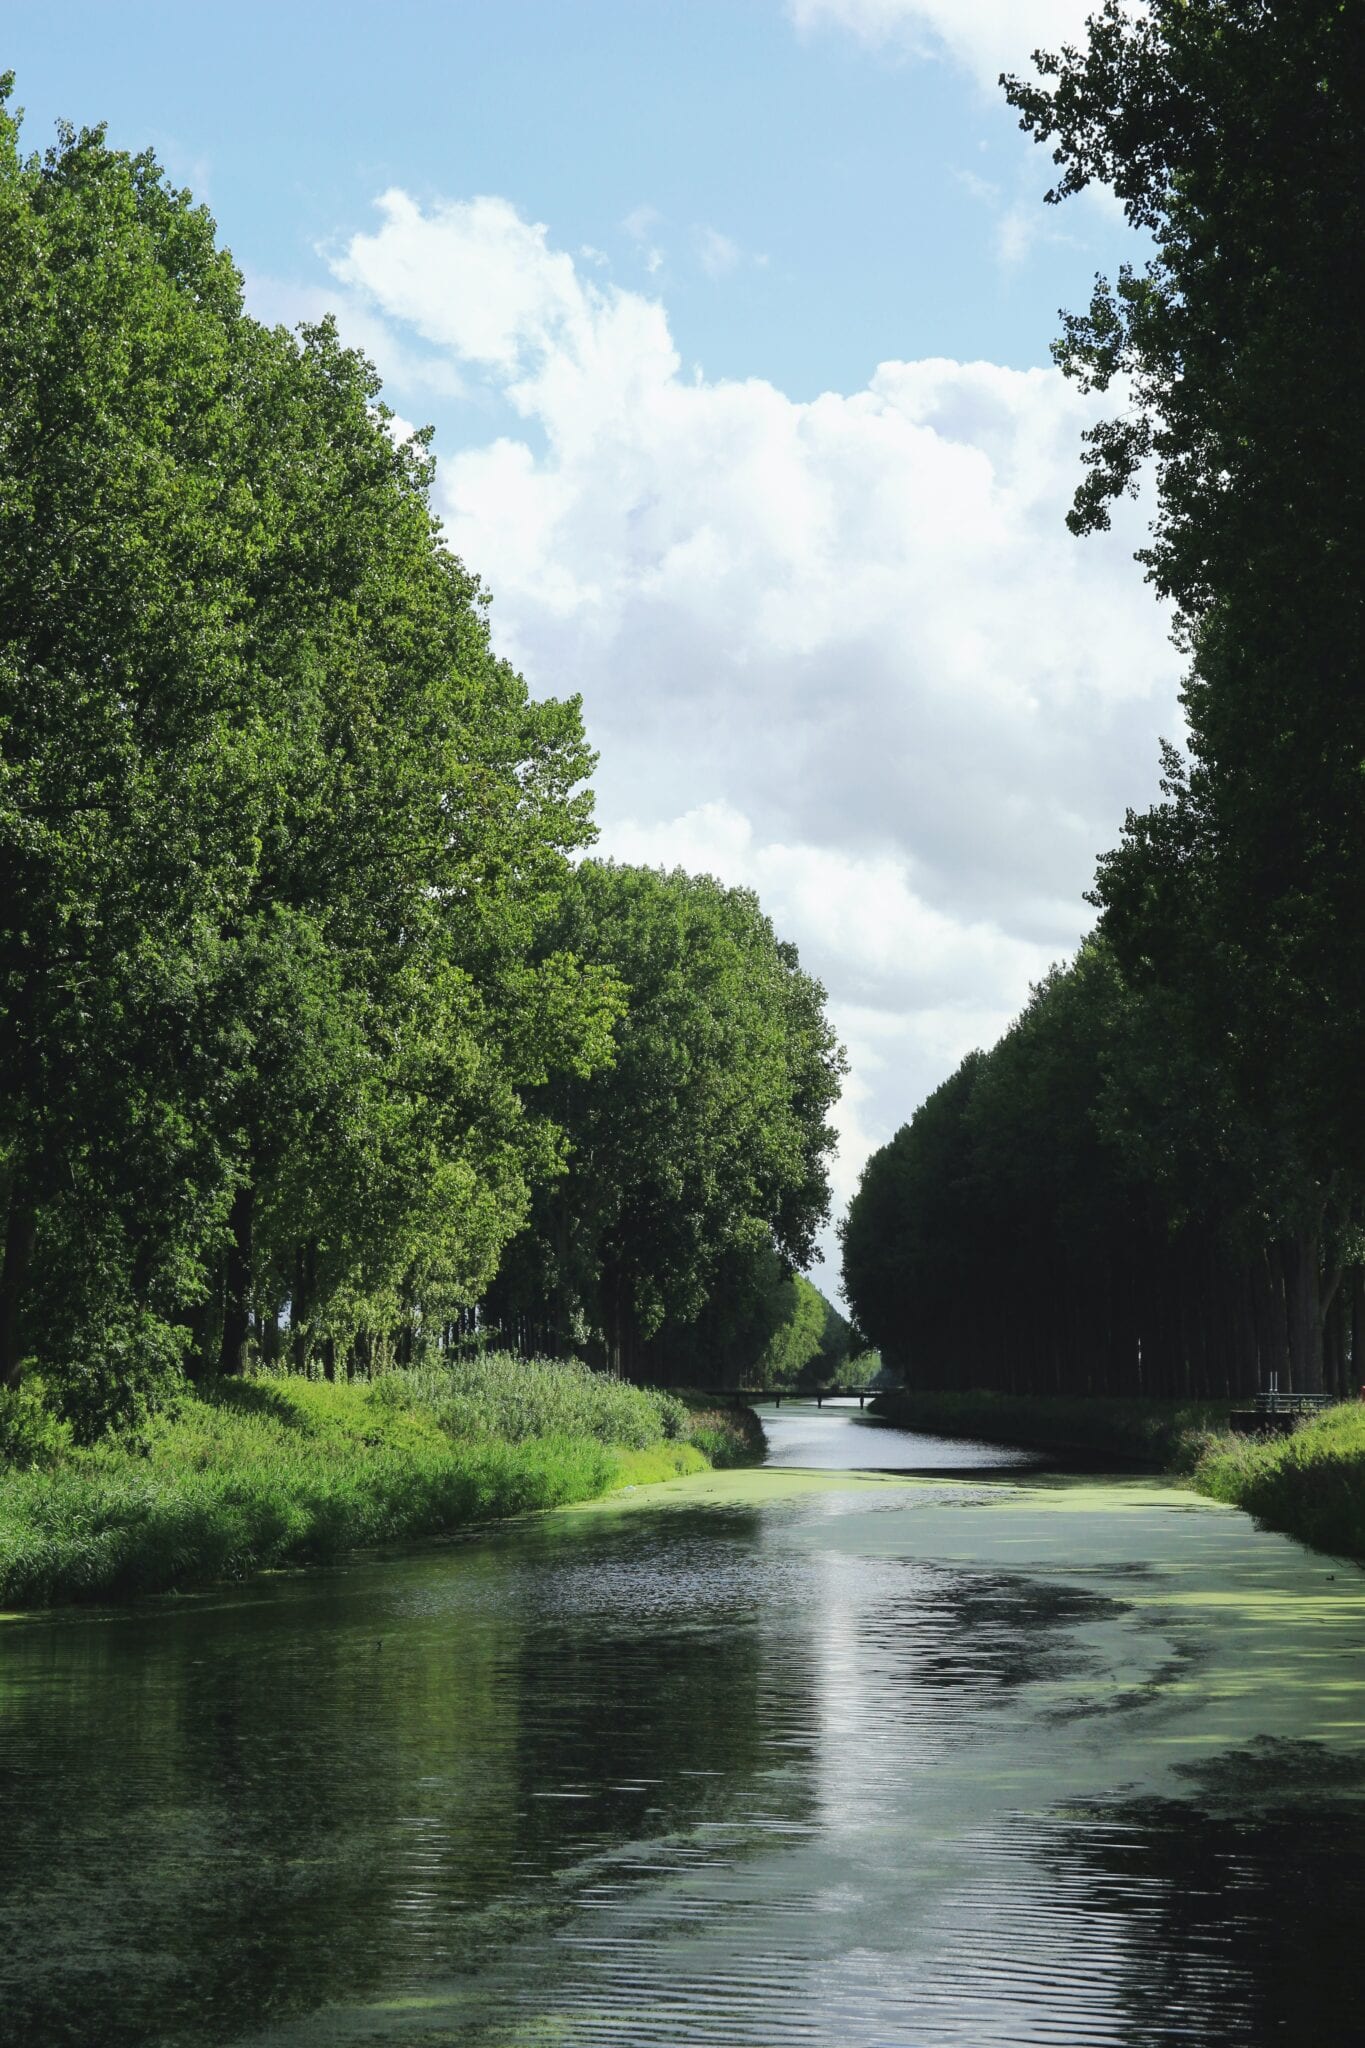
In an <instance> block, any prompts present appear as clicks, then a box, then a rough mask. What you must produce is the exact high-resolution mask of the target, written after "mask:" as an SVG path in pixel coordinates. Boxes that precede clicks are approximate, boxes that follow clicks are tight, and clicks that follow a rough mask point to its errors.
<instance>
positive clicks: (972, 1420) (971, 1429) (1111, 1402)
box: [872, 1390, 1231, 1471]
mask: <svg viewBox="0 0 1365 2048" xmlns="http://www.w3.org/2000/svg"><path fill="white" fill-rule="evenodd" d="M1230 1405H1231V1404H1230V1403H1229V1402H1227V1401H1138V1400H1126V1399H1123V1398H1120V1397H1105V1398H1100V1397H1092V1398H1086V1397H1083V1396H1077V1395H1052V1394H1037V1395H1032V1394H992V1393H986V1392H982V1391H977V1390H967V1391H964V1392H961V1393H956V1392H955V1393H943V1394H936V1393H922V1392H900V1393H888V1394H878V1395H877V1396H876V1398H875V1399H874V1400H873V1403H872V1408H873V1412H874V1413H875V1414H878V1415H883V1416H885V1417H886V1419H887V1421H888V1422H895V1423H898V1424H899V1425H900V1427H901V1428H902V1429H916V1430H925V1431H928V1432H929V1433H930V1434H932V1435H935V1436H958V1437H975V1438H979V1439H980V1440H981V1441H982V1442H984V1443H994V1444H1023V1445H1027V1446H1028V1448H1029V1449H1031V1450H1040V1451H1058V1452H1062V1453H1064V1454H1066V1455H1068V1456H1072V1455H1081V1456H1086V1455H1089V1454H1091V1453H1093V1452H1099V1453H1101V1454H1102V1455H1103V1456H1105V1457H1109V1458H1117V1459H1119V1460H1121V1461H1122V1462H1123V1463H1125V1464H1131V1465H1142V1466H1146V1467H1148V1468H1149V1469H1151V1470H1153V1471H1163V1470H1174V1471H1188V1470H1189V1469H1190V1466H1191V1463H1192V1461H1193V1456H1194V1451H1193V1448H1192V1447H1193V1446H1194V1445H1195V1444H1196V1443H1198V1442H1199V1441H1201V1440H1202V1439H1203V1438H1204V1437H1206V1436H1209V1435H1211V1434H1214V1433H1217V1432H1219V1431H1223V1430H1225V1429H1226V1427H1227V1418H1228V1410H1229V1407H1230Z"/></svg>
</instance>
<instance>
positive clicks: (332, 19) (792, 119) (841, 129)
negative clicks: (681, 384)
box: [0, 0, 1125, 434]
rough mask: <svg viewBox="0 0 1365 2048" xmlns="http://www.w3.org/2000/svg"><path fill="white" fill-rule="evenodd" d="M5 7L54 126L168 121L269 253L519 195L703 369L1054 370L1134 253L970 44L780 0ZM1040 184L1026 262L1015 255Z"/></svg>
mask: <svg viewBox="0 0 1365 2048" xmlns="http://www.w3.org/2000/svg"><path fill="white" fill-rule="evenodd" d="M968 4H969V0H968ZM1017 11H1018V13H1019V17H1020V20H1021V22H1023V21H1025V20H1026V19H1027V16H1028V14H1029V8H1028V6H1027V5H1026V4H1021V5H1020V6H1019V8H1018V10H1017ZM0 20H2V21H3V38H2V39H0V40H2V44H3V55H2V56H0V61H3V62H4V63H5V64H6V65H9V66H12V67H13V68H14V69H15V70H16V71H17V73H18V79H19V92H18V97H19V100H20V103H21V104H22V105H23V106H24V107H25V108H26V109H27V112H28V122H27V138H28V140H29V142H30V144H31V145H40V144H45V143H46V142H47V141H48V140H49V139H50V136H51V131H52V123H53V121H54V120H55V119H56V118H58V117H59V116H60V117H64V118H66V119H69V120H72V121H74V122H77V123H80V122H85V121H91V120H95V119H105V120H107V121H108V123H109V126H110V131H111V135H112V137H113V139H114V140H115V142H117V143H118V144H120V145H122V146H126V147H129V148H140V147H143V146H145V145H146V144H147V143H148V142H151V143H152V144H153V145H154V146H155V148H156V149H157V151H158V154H159V155H160V156H161V157H162V159H163V160H164V161H165V162H166V163H167V165H168V166H169V167H170V169H171V170H172V172H173V174H174V175H175V176H176V177H177V178H178V179H180V180H183V181H184V182H185V183H187V184H189V185H190V186H191V187H192V188H193V189H194V190H195V191H196V193H198V194H200V195H202V196H204V197H205V198H207V200H208V202H209V204H210V206H211V207H212V209H213V211H214V214H215V216H216V218H217V220H218V223H219V228H220V232H221V234H222V237H223V239H224V240H225V241H226V242H227V243H228V245H229V247H230V248H231V249H232V250H233V251H234V253H235V254H236V256H237V258H238V260H239V262H240V263H241V264H242V266H243V267H244V268H245V269H246V270H247V271H248V272H251V273H262V274H265V275H268V276H270V277H272V278H278V279H298V280H317V281H321V280H323V279H325V278H326V275H327V273H326V267H325V264H324V263H323V262H322V260H321V258H320V256H319V253H318V252H319V249H320V248H326V247H327V246H329V245H331V244H333V243H335V241H336V240H337V239H338V238H339V237H344V236H345V235H346V234H348V233H349V232H351V231H352V230H353V229H354V228H355V227H356V226H357V225H358V224H360V223H362V222H363V221H364V220H365V217H366V214H367V211H368V209H369V207H370V205H371V203H372V201H373V199H374V197H375V195H376V194H377V193H378V192H381V191H383V190H385V189H386V188H388V187H390V186H392V185H395V184H396V185H401V186H402V187H403V188H404V189H405V190H407V191H409V192H412V193H413V194H414V195H416V196H417V197H419V198H421V199H424V200H429V199H432V198H436V197H472V196H474V195H475V194H479V193H498V194H502V195H504V196H506V197H507V198H509V199H511V200H513V201H514V202H515V204H516V205H517V206H518V208H519V209H520V210H521V211H522V212H523V213H524V214H526V215H528V216H529V217H530V218H532V219H534V220H538V221H545V222H547V223H548V224H549V225H550V227H551V230H552V233H553V236H554V238H555V240H556V242H557V243H558V244H559V245H560V246H563V247H566V248H569V249H577V248H581V247H583V246H584V245H587V246H589V247H592V248H594V249H597V250H599V251H601V252H602V254H603V255H604V256H606V257H607V258H608V259H609V261H610V265H611V274H612V275H613V276H615V277H617V278H618V280H619V281H620V282H622V283H626V284H631V285H635V286H639V287H647V288H649V289H652V290H655V291H657V292H659V293H660V294H661V295H662V296H664V297H665V298H666V300H667V303H668V307H669V312H670V317H671V320H672V325H673V330H674V333H675V336H676V338H677V341H678V344H679V347H680V349H681V352H682V354H683V357H684V360H685V362H686V363H688V364H689V366H690V365H691V364H693V363H700V364H701V365H702V367H703V369H704V371H705V373H706V374H707V375H708V376H711V377H717V376H731V377H742V376H749V375H755V374H757V375H761V376H764V377H768V378H771V379H772V380H773V381H774V382H775V383H777V384H778V385H779V386H780V387H781V388H782V389H783V390H784V391H786V392H787V393H788V394H789V395H790V396H792V397H793V398H798V399H799V398H811V397H814V396H815V394H816V393H817V392H819V391H821V390H825V389H835V390H846V389H848V388H850V386H852V385H855V384H857V383H860V382H862V381H863V380H864V379H865V378H866V377H867V376H868V375H869V373H870V372H871V370H872V369H873V367H874V366H875V364H877V363H878V362H880V361H883V360H884V359H886V358H888V357H918V356H928V355H950V356H955V357H957V358H959V359H962V360H971V359H972V358H974V357H984V358H987V359H989V360H991V361H993V362H998V363H1005V364H1010V365H1013V366H1015V367H1017V368H1024V367H1026V366H1028V365H1030V364H1038V363H1044V362H1046V361H1047V347H1048V342H1049V341H1050V339H1051V337H1052V335H1053V333H1054V331H1055V328H1056V318H1055V316H1056V312H1057V308H1058V306H1059V305H1061V304H1062V303H1064V302H1068V303H1069V302H1071V301H1073V300H1075V299H1076V297H1077V296H1078V294H1080V293H1083V292H1084V291H1085V289H1086V286H1087V284H1088V281H1089V278H1090V275H1091V273H1092V272H1093V270H1094V269H1095V268H1096V267H1097V266H1100V265H1105V264H1108V265H1111V266H1112V263H1113V262H1114V260H1115V259H1116V255H1117V253H1118V252H1119V251H1120V250H1121V249H1122V248H1123V247H1124V246H1125V241H1124V230H1123V228H1122V224H1121V223H1120V222H1118V221H1116V220H1115V219H1114V218H1112V217H1111V216H1110V215H1108V214H1106V213H1102V212H1101V211H1100V210H1099V209H1090V208H1087V209H1085V210H1084V211H1083V213H1082V212H1081V210H1073V214H1072V217H1069V218H1067V219H1065V220H1063V219H1062V217H1061V216H1060V215H1058V214H1056V213H1053V214H1045V213H1044V211H1043V209H1042V208H1041V207H1039V206H1038V205H1037V204H1036V198H1037V195H1038V193H1039V192H1040V191H1041V189H1042V188H1043V186H1044V183H1045V178H1046V170H1047V165H1046V160H1045V158H1044V157H1043V155H1042V153H1041V152H1039V151H1038V150H1036V149H1035V148H1034V147H1033V146H1032V145H1031V144H1030V143H1029V142H1028V141H1027V139H1026V138H1024V137H1023V136H1021V135H1020V133H1019V131H1018V127H1017V124H1016V121H1015V118H1014V116H1013V114H1012V113H1011V111H1010V109H1009V108H1008V107H1007V106H1006V105H1005V104H1004V101H1003V97H1002V95H1001V94H1000V93H999V92H998V91H996V90H995V89H994V88H993V87H991V88H987V87H986V86H985V85H984V84H983V83H982V82H981V81H980V80H979V78H978V76H976V75H974V73H973V71H972V70H971V69H969V68H968V67H967V66H966V65H964V64H961V63H955V62H953V61H951V58H950V57H948V56H946V55H941V56H939V57H937V58H930V59H929V60H928V61H919V62H916V61H914V59H913V57H911V56H908V55H907V54H906V51H905V49H904V47H903V46H898V45H896V44H895V43H894V42H893V43H891V44H888V43H886V42H881V43H879V44H875V43H874V44H870V43H869V42H868V41H866V40H864V39H862V38H860V37H858V36H856V35H853V34H850V33H848V32H847V31H846V30H845V29H843V28H842V27H841V26H840V25H839V22H838V20H837V18H836V19H825V20H824V21H823V22H818V23H812V24H811V25H810V26H809V27H807V28H806V29H805V30H804V31H802V30H800V29H798V27H797V25H796V23H795V22H794V20H793V17H792V15H791V13H789V12H788V11H787V9H785V8H784V7H783V6H782V5H781V4H780V0H502V4H494V0H441V4H433V0H387V4H376V0H369V4H356V0H349V4H347V0H326V4H319V0H275V4H273V5H269V6H263V5H260V4H256V0H246V4H243V0H233V4H231V5H223V4H221V0H195V4H193V5H187V4H186V0H174V4H169V5H168V4H164V0H157V4H148V0H83V4H78V0H44V4H43V5H41V6H35V5H31V4H16V0H10V4H8V5H6V6H5V7H4V8H3V10H0ZM1047 25H1048V24H1047V19H1046V14H1044V16H1043V20H1042V26H1043V28H1044V29H1045V28H1046V27H1047ZM1030 40H1031V37H1030V36H1029V34H1028V33H1025V34H1023V35H1022V36H1021V37H1020V38H1019V39H1018V58H1019V61H1020V62H1021V63H1022V61H1023V60H1024V58H1025V57H1026V56H1027V52H1028V46H1029V42H1030ZM1010 46H1011V39H1006V41H1005V42H1003V43H1002V49H1004V50H1008V49H1009V48H1010ZM990 188H994V189H993V190H992V189H990ZM1011 207H1014V208H1015V209H1016V210H1017V212H1016V233H1017V232H1018V225H1019V221H1020V220H1021V219H1022V218H1023V217H1024V209H1025V208H1027V213H1028V215H1031V216H1032V221H1031V226H1032V229H1033V239H1031V240H1030V241H1029V242H1028V244H1027V260H1023V254H1024V252H1022V251H1020V252H1018V253H1016V254H1014V255H1013V256H1011V253H1010V245H1009V243H1008V241H1007V242H1006V247H1005V249H1004V251H1003V252H1002V247H1001V236H1002V220H1003V219H1004V217H1005V216H1007V215H1008V213H1009V210H1010V208H1011ZM628 222H629V223H631V225H630V226H629V227H628V226H627V225H626V224H627V223H628ZM632 230H633V232H632ZM1063 230H1064V233H1065V238H1064V239H1063V238H1062V234H1063ZM1006 233H1007V234H1008V230H1006ZM1049 234H1051V235H1053V236H1056V237H1057V239H1055V240H1049V239H1044V237H1045V236H1047V235H1049ZM708 237H723V238H724V239H725V242H727V243H729V244H731V245H733V248H734V251H735V255H734V258H733V260H730V259H729V255H728V251H727V250H726V249H725V248H724V247H722V245H721V244H719V243H717V242H714V241H711V240H709V239H708ZM651 249H657V250H658V251H660V252H661V253H662V255H663V259H664V260H663V262H662V263H661V264H660V265H659V266H658V267H657V268H656V269H655V270H654V271H653V272H652V273H651V272H650V270H649V269H648V268H647V265H648V262H649V260H650V251H651ZM441 425H442V427H443V428H444V429H446V430H447V431H448V432H450V433H456V434H458V433H461V432H462V431H463V430H464V427H465V422H463V421H462V420H461V419H460V418H458V417H455V416H452V417H451V418H450V419H448V420H442V422H441Z"/></svg>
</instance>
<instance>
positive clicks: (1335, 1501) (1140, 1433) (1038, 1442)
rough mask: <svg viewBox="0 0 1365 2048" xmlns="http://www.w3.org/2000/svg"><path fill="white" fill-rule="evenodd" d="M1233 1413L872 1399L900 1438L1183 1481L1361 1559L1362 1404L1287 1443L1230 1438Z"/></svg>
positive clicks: (1210, 1406) (1127, 1403) (928, 1396)
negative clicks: (965, 1440)
mask: <svg viewBox="0 0 1365 2048" xmlns="http://www.w3.org/2000/svg"><path fill="white" fill-rule="evenodd" d="M1231 1405H1232V1404H1230V1403H1229V1402H1226V1401H1196V1402H1177V1401H1137V1400H1124V1399H1119V1398H1107V1399H1106V1398H1099V1397H1096V1398H1093V1399H1083V1398H1079V1397H1066V1396H1050V1395H1044V1394H1040V1395H1036V1396H1030V1395H1023V1394H992V1393H984V1392H964V1393H944V1394H937V1393H896V1394H879V1395H878V1396H877V1399H876V1400H875V1401H874V1403H873V1407H874V1410H875V1411H876V1412H877V1413H878V1414H880V1415H883V1416H885V1417H886V1419H887V1421H889V1422H894V1423H897V1424H899V1425H900V1427H901V1428H903V1429H916V1430H927V1431H930V1432H933V1433H934V1434H937V1435H942V1436H963V1437H976V1438H980V1439H981V1440H983V1441H984V1442H986V1443H999V1444H1024V1445H1027V1446H1029V1447H1030V1448H1032V1449H1036V1450H1041V1451H1056V1452H1059V1453H1062V1454H1064V1455H1066V1456H1077V1455H1085V1454H1089V1453H1098V1454H1099V1455H1101V1456H1104V1457H1106V1458H1117V1459H1121V1460H1122V1461H1123V1462H1124V1463H1127V1464H1133V1465H1143V1466H1147V1467H1149V1468H1150V1469H1152V1470H1158V1471H1166V1472H1173V1473H1179V1474H1181V1475H1182V1476H1183V1477H1185V1478H1187V1479H1188V1480H1189V1482H1190V1484H1191V1485H1192V1486H1193V1487H1194V1488H1195V1490H1196V1491H1197V1492H1199V1493H1202V1494H1206V1495H1207V1496H1208V1497H1209V1498H1210V1499H1211V1500H1221V1501H1225V1502H1226V1503H1227V1504H1228V1505H1229V1506H1231V1507H1238V1508H1243V1509H1245V1511H1246V1512H1247V1513H1248V1514H1251V1515H1255V1516H1256V1518H1257V1520H1258V1521H1261V1522H1263V1523H1264V1524H1265V1525H1266V1527H1267V1528H1270V1529H1278V1530H1280V1531H1282V1532H1283V1533H1284V1534H1285V1535H1287V1536H1296V1537H1298V1539H1299V1540H1300V1541H1301V1542H1303V1543H1311V1544H1313V1545H1314V1546H1315V1547H1316V1548H1318V1549H1320V1550H1327V1551H1331V1552H1333V1553H1334V1554H1336V1555H1338V1556H1344V1557H1355V1558H1365V1404H1362V1403H1359V1402H1346V1403H1343V1404H1342V1405H1341V1406H1340V1407H1337V1408H1329V1409H1328V1410H1327V1411H1326V1413H1325V1414H1322V1415H1319V1416H1314V1417H1313V1418H1311V1419H1305V1420H1304V1421H1302V1422H1301V1423H1300V1424H1299V1426H1298V1428H1297V1429H1295V1431H1294V1432H1293V1434H1292V1435H1290V1436H1259V1437H1258V1436H1235V1435H1233V1434H1232V1432H1231V1431H1230V1430H1229V1429H1228V1427H1227V1418H1228V1412H1229V1408H1230V1406H1231Z"/></svg>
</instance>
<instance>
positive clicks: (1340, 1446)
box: [1194, 1401, 1365, 1558]
mask: <svg viewBox="0 0 1365 2048" xmlns="http://www.w3.org/2000/svg"><path fill="white" fill-rule="evenodd" d="M1194 1483H1195V1485H1196V1486H1197V1487H1198V1488H1199V1491H1200V1492H1201V1493H1207V1494H1209V1495H1211V1497H1212V1498H1213V1499H1214V1500H1225V1501H1229V1502H1231V1504H1232V1505H1233V1506H1234V1507H1239V1508H1245V1509H1246V1510H1247V1512H1248V1513H1249V1514H1253V1515H1255V1516H1256V1517H1257V1519H1258V1520H1259V1521H1262V1522H1264V1523H1265V1524H1266V1525H1267V1527H1268V1528H1271V1529H1283V1530H1284V1531H1285V1532H1286V1533H1287V1534H1288V1535H1290V1536H1297V1537H1299V1538H1300V1539H1301V1541H1303V1542H1304V1543H1312V1544H1315V1545H1316V1546H1317V1548H1318V1549H1320V1550H1330V1551H1332V1552H1334V1553H1336V1554H1337V1555H1339V1556H1342V1557H1359V1558H1365V1403H1362V1402H1359V1401H1348V1402H1344V1403H1343V1404H1342V1406H1341V1407H1339V1408H1329V1409H1328V1410H1327V1411H1326V1413H1325V1414H1323V1415H1317V1416H1314V1417H1313V1419H1312V1421H1310V1422H1302V1423H1300V1425H1299V1427H1298V1428H1297V1429H1296V1430H1295V1431H1294V1433H1293V1435H1292V1436H1281V1437H1250V1436H1230V1435H1221V1436H1215V1437H1211V1438H1209V1439H1208V1440H1207V1441H1206V1442H1205V1443H1204V1444H1203V1446H1202V1447H1201V1450H1200V1455H1199V1460H1198V1463H1197V1464H1196V1466H1195V1469H1194Z"/></svg>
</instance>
